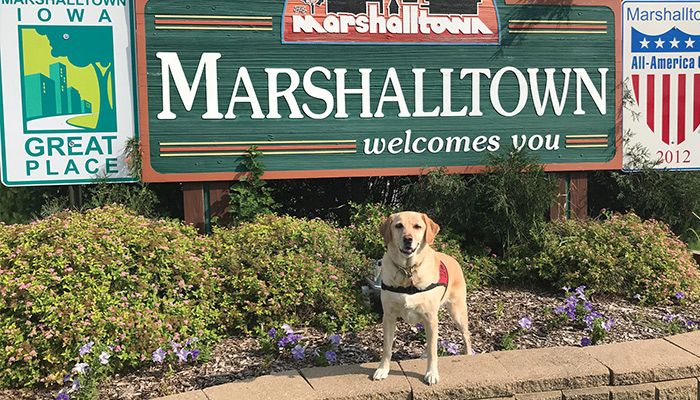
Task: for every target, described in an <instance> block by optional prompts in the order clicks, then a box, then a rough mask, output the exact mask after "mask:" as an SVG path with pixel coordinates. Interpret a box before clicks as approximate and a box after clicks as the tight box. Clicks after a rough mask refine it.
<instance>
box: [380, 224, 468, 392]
mask: <svg viewBox="0 0 700 400" xmlns="http://www.w3.org/2000/svg"><path fill="white" fill-rule="evenodd" d="M439 231H440V227H439V226H438V224H436V223H435V222H433V221H432V220H431V219H430V218H429V217H428V216H427V215H425V214H422V213H417V212H400V213H397V214H392V215H391V216H389V217H388V218H387V219H386V221H384V223H383V224H382V226H381V232H382V236H384V242H385V244H386V247H387V250H386V253H385V254H384V258H383V259H382V274H381V275H382V292H381V299H382V308H383V309H384V318H383V321H382V326H383V329H384V349H383V352H382V359H381V361H380V363H379V367H378V368H377V370H376V371H375V372H374V380H381V379H384V378H386V377H387V376H388V375H389V365H390V362H391V352H392V344H393V342H394V334H395V332H396V320H397V318H399V317H401V318H402V319H404V320H405V321H407V322H408V323H410V324H415V323H418V322H420V323H422V324H423V326H424V327H425V330H426V334H427V335H426V336H427V353H428V368H427V371H426V373H425V378H424V379H425V382H426V383H428V384H429V385H433V384H436V383H438V381H439V380H440V374H439V373H438V355H437V350H438V310H439V309H440V306H441V305H442V304H445V305H446V306H447V310H448V312H449V314H450V317H452V320H453V321H454V322H455V323H456V324H457V325H458V326H459V329H460V330H461V331H462V336H463V337H464V342H465V345H466V351H467V354H472V344H471V337H470V334H469V320H468V317H467V290H466V284H465V282H464V275H463V274H462V268H461V267H460V266H459V263H457V261H456V260H455V259H454V258H452V257H450V256H448V255H446V254H443V253H439V252H437V251H435V250H433V249H432V248H431V247H430V245H431V244H432V243H433V239H434V238H435V235H437V233H438V232H439Z"/></svg>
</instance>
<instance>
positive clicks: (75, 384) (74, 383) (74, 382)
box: [70, 379, 81, 392]
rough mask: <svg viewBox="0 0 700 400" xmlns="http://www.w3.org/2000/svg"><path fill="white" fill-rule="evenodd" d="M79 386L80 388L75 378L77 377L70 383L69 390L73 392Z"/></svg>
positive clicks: (78, 388)
mask: <svg viewBox="0 0 700 400" xmlns="http://www.w3.org/2000/svg"><path fill="white" fill-rule="evenodd" d="M80 388H81V386H80V381H79V380H77V379H76V380H74V381H73V384H72V385H70V390H72V391H74V392H75V391H76V390H80Z"/></svg>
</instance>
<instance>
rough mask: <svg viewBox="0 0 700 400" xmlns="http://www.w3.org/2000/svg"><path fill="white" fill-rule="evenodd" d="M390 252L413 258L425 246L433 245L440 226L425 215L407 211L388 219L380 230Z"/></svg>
mask: <svg viewBox="0 0 700 400" xmlns="http://www.w3.org/2000/svg"><path fill="white" fill-rule="evenodd" d="M380 230H381V232H382V236H383V237H384V244H386V246H387V248H388V249H389V250H392V249H396V250H398V254H400V255H402V256H404V257H411V256H413V255H414V254H416V253H418V252H420V250H422V249H423V248H424V247H425V246H429V245H431V244H433V240H434V239H435V235H437V233H438V232H439V231H440V226H438V224H436V223H435V222H433V220H432V219H430V217H428V216H427V215H425V214H423V213H417V212H413V211H405V212H400V213H396V214H392V215H390V216H389V217H387V219H386V220H384V222H383V223H382V226H381V228H380Z"/></svg>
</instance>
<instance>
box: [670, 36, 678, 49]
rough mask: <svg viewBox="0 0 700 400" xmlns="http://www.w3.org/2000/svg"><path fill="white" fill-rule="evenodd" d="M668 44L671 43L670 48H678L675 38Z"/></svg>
mask: <svg viewBox="0 0 700 400" xmlns="http://www.w3.org/2000/svg"><path fill="white" fill-rule="evenodd" d="M669 43H671V48H674V47H675V48H678V43H680V42H679V41H678V40H676V38H673V40H671V41H670V42H669Z"/></svg>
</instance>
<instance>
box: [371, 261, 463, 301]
mask: <svg viewBox="0 0 700 400" xmlns="http://www.w3.org/2000/svg"><path fill="white" fill-rule="evenodd" d="M448 283H449V276H448V274H447V267H446V266H445V264H444V263H443V262H442V261H440V279H439V280H438V281H437V282H436V283H431V284H430V285H428V286H427V287H426V288H425V289H418V288H417V287H415V286H413V285H411V286H389V285H387V284H386V283H384V281H382V290H386V291H389V292H394V293H401V294H416V293H422V292H427V291H428V290H433V289H435V288H436V287H438V286H444V287H445V293H443V295H442V297H445V294H446V293H447V284H448Z"/></svg>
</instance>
